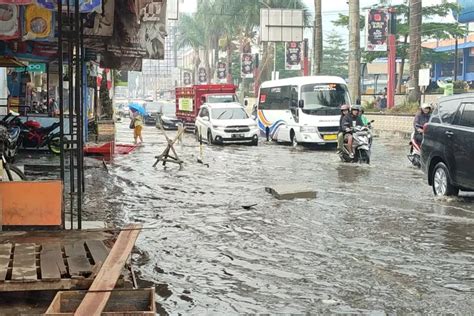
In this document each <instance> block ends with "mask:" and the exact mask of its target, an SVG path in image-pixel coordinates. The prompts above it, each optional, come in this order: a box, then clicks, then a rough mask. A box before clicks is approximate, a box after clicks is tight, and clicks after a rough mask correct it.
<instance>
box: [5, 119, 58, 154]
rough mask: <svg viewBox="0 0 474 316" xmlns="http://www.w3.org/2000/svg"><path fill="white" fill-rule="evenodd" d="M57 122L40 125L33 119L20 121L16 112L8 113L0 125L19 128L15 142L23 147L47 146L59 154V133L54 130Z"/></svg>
mask: <svg viewBox="0 0 474 316" xmlns="http://www.w3.org/2000/svg"><path fill="white" fill-rule="evenodd" d="M59 124H60V123H59V122H55V123H53V124H51V125H50V126H48V127H42V126H41V124H40V123H39V122H37V121H34V120H28V121H26V122H24V123H23V122H22V120H21V119H20V117H19V116H18V114H15V113H9V114H8V115H7V116H5V117H4V118H3V120H2V125H6V126H8V127H9V128H11V127H18V128H20V135H19V137H18V141H17V144H18V145H19V146H21V147H23V148H40V147H44V146H47V147H48V149H49V150H50V151H51V152H52V153H53V154H59V153H60V151H61V146H60V140H61V137H60V134H59V132H54V130H56V129H57V128H58V127H59Z"/></svg>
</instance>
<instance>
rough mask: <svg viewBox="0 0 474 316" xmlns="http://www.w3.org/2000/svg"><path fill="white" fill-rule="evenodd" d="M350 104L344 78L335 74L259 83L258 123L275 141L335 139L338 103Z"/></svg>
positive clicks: (319, 142) (316, 142)
mask: <svg viewBox="0 0 474 316" xmlns="http://www.w3.org/2000/svg"><path fill="white" fill-rule="evenodd" d="M343 104H348V105H350V104H351V100H350V97H349V92H348V90H347V84H346V82H345V81H344V79H342V78H340V77H334V76H311V77H294V78H288V79H281V80H272V81H266V82H264V83H262V85H261V86H260V91H259V95H258V103H257V118H258V126H259V129H260V131H261V133H262V134H263V135H266V136H267V137H268V138H271V139H273V140H276V141H278V142H291V143H293V144H294V145H296V144H298V143H308V144H320V145H323V144H327V143H336V142H337V133H338V130H339V118H340V106H341V105H343Z"/></svg>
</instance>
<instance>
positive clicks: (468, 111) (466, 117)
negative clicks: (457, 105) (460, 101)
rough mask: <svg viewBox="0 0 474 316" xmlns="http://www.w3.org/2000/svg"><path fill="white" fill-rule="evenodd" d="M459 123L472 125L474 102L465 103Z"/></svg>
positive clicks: (473, 124)
mask: <svg viewBox="0 0 474 316" xmlns="http://www.w3.org/2000/svg"><path fill="white" fill-rule="evenodd" d="M459 125H461V126H468V127H474V103H467V104H465V105H464V110H463V111H462V115H461V118H460V119H459Z"/></svg>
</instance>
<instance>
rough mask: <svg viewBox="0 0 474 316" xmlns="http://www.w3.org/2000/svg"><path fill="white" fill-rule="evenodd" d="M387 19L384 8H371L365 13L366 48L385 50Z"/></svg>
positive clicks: (378, 50)
mask: <svg viewBox="0 0 474 316" xmlns="http://www.w3.org/2000/svg"><path fill="white" fill-rule="evenodd" d="M388 19H389V15H388V12H387V10H386V9H371V10H369V11H368V13H367V23H366V25H367V28H366V39H367V40H366V43H367V45H366V50H367V51H368V52H386V51H387V38H388Z"/></svg>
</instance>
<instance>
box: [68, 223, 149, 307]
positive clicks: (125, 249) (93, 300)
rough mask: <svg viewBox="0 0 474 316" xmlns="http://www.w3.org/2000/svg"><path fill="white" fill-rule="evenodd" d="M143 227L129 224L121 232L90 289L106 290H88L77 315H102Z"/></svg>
mask: <svg viewBox="0 0 474 316" xmlns="http://www.w3.org/2000/svg"><path fill="white" fill-rule="evenodd" d="M141 227H142V226H141V225H139V224H134V225H127V227H125V229H124V230H123V231H121V232H120V234H119V236H118V238H117V241H116V242H115V244H114V246H113V247H112V250H111V251H110V253H109V256H108V257H107V259H106V260H105V262H104V264H103V265H102V268H101V269H100V271H99V273H98V274H97V277H96V278H95V279H94V282H93V283H92V285H91V287H90V289H89V291H105V292H88V293H87V294H86V296H85V297H84V300H83V301H82V303H81V304H80V305H79V307H78V308H77V311H76V315H100V314H101V313H102V311H103V310H104V308H105V306H106V304H107V301H108V299H109V297H110V294H111V293H110V291H111V290H113V289H114V287H115V284H116V283H117V280H118V278H119V277H120V275H121V272H122V269H123V266H124V265H125V262H126V260H127V258H128V256H129V255H130V253H131V252H132V249H133V246H134V245H135V241H136V240H137V237H138V234H139V233H140V230H141Z"/></svg>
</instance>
